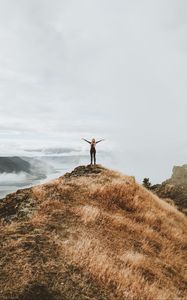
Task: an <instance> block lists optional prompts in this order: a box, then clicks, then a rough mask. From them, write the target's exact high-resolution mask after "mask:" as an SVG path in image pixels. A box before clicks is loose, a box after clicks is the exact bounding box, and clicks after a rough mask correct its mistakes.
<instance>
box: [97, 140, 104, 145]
mask: <svg viewBox="0 0 187 300" xmlns="http://www.w3.org/2000/svg"><path fill="white" fill-rule="evenodd" d="M102 141H104V139H102V140H99V141H97V142H96V144H98V143H100V142H102Z"/></svg>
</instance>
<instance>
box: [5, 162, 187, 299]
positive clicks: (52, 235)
mask: <svg viewBox="0 0 187 300" xmlns="http://www.w3.org/2000/svg"><path fill="white" fill-rule="evenodd" d="M21 193H22V191H20V192H17V193H15V194H12V195H11V196H9V198H8V199H5V200H4V201H3V202H2V203H1V204H0V215H1V234H0V241H1V249H0V259H1V260H0V267H1V273H0V299H2V300H4V299H20V300H22V299H27V300H29V299H32V300H35V299H38V300H44V299H45V300H46V299H51V300H53V299H62V300H64V299H67V300H71V299H81V300H82V299H95V300H105V299H111V300H113V299H119V300H121V299H126V300H130V299H132V300H138V299H140V300H141V299H142V300H153V299H157V300H165V299H168V300H169V299H171V300H174V299H187V281H186V279H187V274H186V265H185V262H186V250H187V219H186V217H185V216H184V215H183V214H182V213H180V212H179V211H177V210H176V209H175V208H174V207H173V206H171V205H170V204H168V203H165V202H164V201H162V200H160V199H159V198H158V197H156V196H155V195H154V194H152V193H151V192H149V191H147V190H146V189H145V188H143V187H142V186H140V185H139V184H137V183H136V182H135V180H134V178H132V177H129V176H124V175H122V174H119V173H117V172H114V171H111V170H107V169H104V168H102V167H100V166H95V167H89V166H87V167H84V166H82V167H79V168H77V169H75V170H74V171H73V172H72V173H71V174H67V175H65V176H63V177H60V178H59V179H57V180H54V181H51V182H49V183H48V184H44V185H40V186H36V187H33V188H32V189H28V190H27V191H26V192H25V194H24V197H25V198H24V199H25V200H24V201H25V203H26V202H27V203H28V202H29V199H30V201H31V202H32V210H31V213H28V210H26V213H25V215H24V213H23V211H24V210H23V203H24V202H23V201H22V198H21V197H22V196H21V195H22V194H21ZM15 199H17V202H16V200H15ZM7 203H8V204H7ZM12 203H15V206H16V205H17V206H16V207H13V208H14V210H11V212H12V215H11V218H8V217H7V215H6V214H5V213H4V211H9V207H10V205H12ZM19 206H20V207H22V214H20V210H19ZM27 207H30V206H29V205H28V206H27ZM11 209H12V208H11ZM1 212H3V213H1ZM7 214H8V213H7Z"/></svg>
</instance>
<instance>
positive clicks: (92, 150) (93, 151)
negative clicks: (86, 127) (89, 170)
mask: <svg viewBox="0 0 187 300" xmlns="http://www.w3.org/2000/svg"><path fill="white" fill-rule="evenodd" d="M82 140H84V141H85V142H87V143H89V144H90V158H91V165H92V164H93V160H94V165H95V164H96V144H98V143H100V142H102V141H104V139H102V140H99V141H97V142H96V140H95V139H92V141H91V142H90V141H88V140H86V139H82Z"/></svg>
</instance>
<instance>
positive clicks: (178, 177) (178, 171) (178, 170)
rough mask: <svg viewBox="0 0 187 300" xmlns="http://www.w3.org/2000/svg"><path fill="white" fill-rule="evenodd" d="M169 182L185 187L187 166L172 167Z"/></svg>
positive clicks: (186, 183)
mask: <svg viewBox="0 0 187 300" xmlns="http://www.w3.org/2000/svg"><path fill="white" fill-rule="evenodd" d="M170 182H172V183H174V184H177V185H186V186H187V165H183V166H174V167H173V174H172V176H171V179H170Z"/></svg>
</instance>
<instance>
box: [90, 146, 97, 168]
mask: <svg viewBox="0 0 187 300" xmlns="http://www.w3.org/2000/svg"><path fill="white" fill-rule="evenodd" d="M90 158H91V165H92V164H93V160H94V165H95V164H96V150H95V149H91V150H90Z"/></svg>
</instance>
